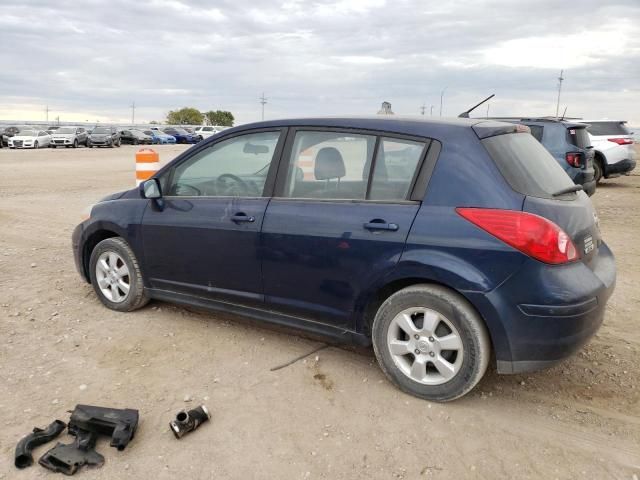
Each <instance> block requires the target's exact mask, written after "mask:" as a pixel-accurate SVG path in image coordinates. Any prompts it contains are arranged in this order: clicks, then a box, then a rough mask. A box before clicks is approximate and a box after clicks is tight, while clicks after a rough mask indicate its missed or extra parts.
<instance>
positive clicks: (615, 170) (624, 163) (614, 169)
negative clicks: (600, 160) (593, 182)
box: [604, 158, 636, 178]
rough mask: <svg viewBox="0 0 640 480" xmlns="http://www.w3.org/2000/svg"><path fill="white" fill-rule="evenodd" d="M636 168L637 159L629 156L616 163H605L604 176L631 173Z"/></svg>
mask: <svg viewBox="0 0 640 480" xmlns="http://www.w3.org/2000/svg"><path fill="white" fill-rule="evenodd" d="M634 168H636V161H635V159H632V158H627V159H625V160H621V161H619V162H616V163H611V164H608V165H605V167H604V176H605V178H606V177H609V176H612V175H625V174H629V173H630V172H631V171H633V169H634Z"/></svg>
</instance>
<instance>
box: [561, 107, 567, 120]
mask: <svg viewBox="0 0 640 480" xmlns="http://www.w3.org/2000/svg"><path fill="white" fill-rule="evenodd" d="M567 106H568V105H567ZM566 114H567V107H564V112H562V117H560V121H562V120H564V116H565V115H566Z"/></svg>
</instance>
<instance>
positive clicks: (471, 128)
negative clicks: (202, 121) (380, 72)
mask: <svg viewBox="0 0 640 480" xmlns="http://www.w3.org/2000/svg"><path fill="white" fill-rule="evenodd" d="M580 188H581V187H580V186H579V185H575V184H574V183H573V182H572V181H571V179H570V178H569V177H568V176H567V175H566V174H565V173H564V171H563V170H562V168H561V167H560V166H559V165H558V163H557V162H556V161H555V160H554V158H553V157H552V156H551V155H550V154H549V153H548V152H547V151H546V150H545V149H544V147H543V146H542V145H541V144H540V143H539V142H538V141H536V140H535V139H534V138H533V137H532V136H531V135H530V133H529V129H528V128H527V127H525V126H523V125H514V124H511V123H501V122H496V121H490V120H479V119H455V120H442V119H440V120H437V121H425V120H413V119H402V118H388V117H384V118H382V117H378V118H328V119H301V120H281V121H269V122H261V123H255V124H249V125H244V126H241V127H236V128H233V129H229V130H225V131H224V132H221V133H219V134H217V135H215V136H213V137H211V138H209V139H208V140H206V141H204V142H202V143H200V144H198V145H197V146H194V147H192V148H191V149H189V150H187V151H186V152H184V153H183V154H182V155H180V156H179V157H178V158H176V159H175V160H173V161H172V162H171V163H170V164H168V165H167V166H166V167H164V168H163V169H162V170H161V171H160V172H158V173H157V174H156V175H155V176H154V177H153V178H152V179H151V180H148V181H146V182H144V183H143V184H142V185H141V186H140V188H136V189H133V190H129V191H125V192H121V193H117V194H114V195H111V196H110V197H107V198H105V199H103V200H102V201H101V202H99V203H98V204H96V205H95V206H94V207H93V208H92V211H91V216H90V218H89V219H88V220H86V221H84V222H83V223H81V224H80V225H78V227H77V228H76V229H75V231H74V233H73V249H74V253H75V260H76V264H77V267H78V270H79V272H80V274H81V275H82V277H83V278H84V279H85V280H86V281H88V282H91V283H92V284H93V287H94V289H95V291H96V294H97V295H98V297H99V298H100V300H101V301H102V302H103V303H104V304H105V305H106V306H107V307H109V308H111V309H114V310H119V311H130V310H134V309H137V308H140V307H142V306H143V305H145V304H146V303H147V301H148V300H149V299H159V300H164V301H169V302H176V303H180V304H186V305H195V306H200V307H206V308H210V309H214V310H222V311H225V312H232V313H236V314H241V315H244V316H248V317H251V318H254V319H258V320H262V321H265V322H271V323H275V324H280V325H286V326H290V327H295V328H297V329H301V330H304V331H307V332H310V333H313V334H322V335H323V336H327V337H330V338H332V339H334V340H336V341H342V342H353V343H357V344H362V345H370V344H373V347H374V351H375V354H376V357H377V359H378V361H379V363H380V366H381V368H382V369H383V371H384V372H385V374H386V375H387V376H388V377H389V378H390V380H391V381H392V382H393V383H395V384H396V385H397V386H398V387H400V388H401V389H402V390H404V391H406V392H409V393H411V394H413V395H416V396H419V397H422V398H427V399H431V400H436V401H446V400H452V399H455V398H458V397H460V396H462V395H464V394H465V393H467V392H468V391H470V390H471V389H472V388H473V387H474V385H476V383H477V382H478V381H479V380H480V379H481V378H482V376H483V374H484V373H485V371H486V369H487V367H488V365H489V362H490V359H491V358H495V360H496V362H497V365H496V367H497V370H498V372H500V373H518V372H525V371H531V370H536V369H540V368H543V367H546V366H549V365H552V364H554V363H556V362H558V361H560V360H562V359H564V358H566V357H567V356H569V355H570V354H571V353H573V352H574V351H576V350H577V349H579V348H580V347H581V346H582V345H583V344H584V343H585V342H586V341H587V340H588V339H589V338H590V337H591V336H592V335H593V334H594V333H595V332H596V330H597V329H598V327H599V326H600V324H601V323H602V319H603V315H604V309H605V304H606V302H607V300H608V298H609V296H610V295H611V293H612V291H613V288H614V284H615V277H616V270H615V263H614V258H613V255H612V253H611V251H610V250H609V248H608V247H607V245H606V244H605V243H604V242H603V241H602V238H601V235H600V230H599V228H598V219H597V216H596V213H595V211H594V209H593V207H592V205H591V201H590V200H589V198H588V197H587V195H585V193H584V192H582V191H580ZM492 353H493V356H492Z"/></svg>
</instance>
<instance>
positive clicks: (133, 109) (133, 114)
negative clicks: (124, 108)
mask: <svg viewBox="0 0 640 480" xmlns="http://www.w3.org/2000/svg"><path fill="white" fill-rule="evenodd" d="M129 106H130V107H131V125H132V126H133V125H135V124H136V101H135V100H134V101H133V102H132V103H131V105H129Z"/></svg>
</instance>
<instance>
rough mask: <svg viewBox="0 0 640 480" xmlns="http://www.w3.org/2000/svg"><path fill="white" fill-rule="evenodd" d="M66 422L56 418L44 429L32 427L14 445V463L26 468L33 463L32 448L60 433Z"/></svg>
mask: <svg viewBox="0 0 640 480" xmlns="http://www.w3.org/2000/svg"><path fill="white" fill-rule="evenodd" d="M65 428H67V424H66V423H64V422H63V421H61V420H56V421H54V422H52V423H51V425H49V426H48V427H47V428H45V429H44V430H43V429H41V428H37V427H36V428H34V429H33V432H31V433H30V434H29V435H27V436H26V437H24V438H23V439H22V440H20V441H19V442H18V445H17V446H16V456H15V465H16V467H17V468H27V467H29V466H31V465H33V455H32V452H33V449H34V448H35V447H37V446H39V445H44V444H45V443H47V442H50V441H51V440H53V439H54V438H56V437H57V436H58V435H60V434H61V433H62V432H63V431H64V429H65Z"/></svg>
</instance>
